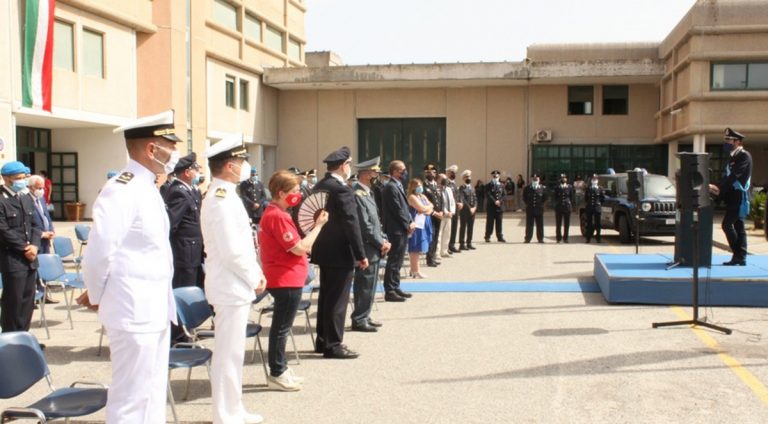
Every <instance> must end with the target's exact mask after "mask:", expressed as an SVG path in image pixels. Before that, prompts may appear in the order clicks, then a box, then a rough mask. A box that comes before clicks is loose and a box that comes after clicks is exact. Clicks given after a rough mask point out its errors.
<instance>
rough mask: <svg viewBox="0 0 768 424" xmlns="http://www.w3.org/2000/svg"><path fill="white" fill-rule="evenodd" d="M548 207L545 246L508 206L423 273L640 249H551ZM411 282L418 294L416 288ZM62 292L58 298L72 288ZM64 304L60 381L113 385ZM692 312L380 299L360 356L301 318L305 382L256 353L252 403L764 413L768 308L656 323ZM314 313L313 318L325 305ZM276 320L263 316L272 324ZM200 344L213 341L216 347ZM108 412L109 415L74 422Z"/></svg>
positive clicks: (449, 297) (57, 356) (249, 391)
mask: <svg viewBox="0 0 768 424" xmlns="http://www.w3.org/2000/svg"><path fill="white" fill-rule="evenodd" d="M551 215H552V214H551V213H548V214H547V220H546V222H545V225H546V229H545V236H546V241H547V242H546V243H544V244H538V243H531V244H523V243H522V240H523V232H524V219H523V217H524V215H523V214H522V213H507V215H506V218H505V220H504V235H505V237H506V239H507V241H508V243H505V244H500V243H495V242H492V243H485V242H483V241H482V239H483V231H484V227H485V222H484V220H483V219H478V221H477V222H476V225H475V237H474V239H475V240H476V241H475V245H476V246H477V250H473V251H469V252H464V253H461V254H456V255H454V256H455V257H453V258H447V259H444V260H443V264H442V265H441V266H440V267H438V268H426V267H425V268H423V272H424V273H426V274H428V278H426V279H424V280H417V282H419V283H430V282H438V283H439V282H483V281H486V282H497V281H498V282H526V283H527V285H533V286H534V287H535V286H536V284H539V283H554V284H557V283H574V282H593V281H594V279H593V278H592V266H593V257H594V254H596V253H628V254H629V253H634V245H621V244H619V242H618V235H617V234H616V233H615V232H610V231H606V232H605V233H604V237H603V243H602V244H594V243H593V244H584V243H583V238H582V237H581V236H580V235H577V234H578V226H577V225H573V226H572V228H571V230H572V231H571V234H572V236H571V240H570V241H571V242H570V243H569V244H556V243H555V242H554V232H555V230H554V224H553V219H552V216H551ZM715 221H716V222H719V221H720V218H719V217H716V218H715ZM56 224H57V229H58V232H59V233H60V234H63V235H69V236H70V237H72V238H73V240H74V232H73V230H72V228H73V225H72V223H63V222H62V223H56ZM574 224H576V220H575V219H574ZM713 233H714V236H715V240H714V242H715V246H716V247H715V249H714V252H713V253H716V254H718V253H724V252H723V250H722V247H723V246H724V241H725V240H724V237H723V236H722V232H721V231H720V228H719V225H718V224H716V225H715V228H714V231H713ZM477 240H480V241H479V242H478V241H477ZM718 246H719V247H718ZM749 250H750V252H752V253H758V254H768V242H766V240H765V238H764V236H763V234H762V232H757V231H753V232H751V233H750V240H749ZM640 251H641V253H652V252H665V253H669V252H672V251H674V240H673V238H672V237H659V238H644V239H642V244H641V247H640ZM403 282H404V286H405V287H406V290H407V287H408V284H410V283H413V282H416V281H415V280H411V279H406V280H403ZM54 296H55V297H56V298H57V299H59V300H62V295H61V294H56V295H54ZM63 305H64V304H63V302H62V303H59V304H57V305H49V307H48V308H47V310H46V312H47V315H48V320H49V324H50V332H51V338H50V339H47V338H46V337H45V332H44V330H43V329H41V328H39V327H37V325H35V326H34V328H33V330H32V332H33V333H34V334H35V335H36V336H37V337H38V338H39V339H40V341H41V342H43V343H45V344H46V345H47V346H48V347H47V349H46V351H45V354H46V357H47V359H48V362H49V365H50V369H51V372H52V374H53V378H54V383H55V384H56V385H57V387H64V386H67V385H69V383H71V382H73V381H76V380H96V381H101V382H104V383H109V380H110V364H109V360H108V352H109V351H108V348H107V349H106V350H105V355H103V356H101V357H99V356H96V351H97V344H98V339H99V332H98V331H99V324H98V322H97V320H96V314H94V313H92V312H89V311H86V310H84V309H82V308H78V309H76V310H75V311H74V312H73V313H74V320H75V323H74V325H75V329H74V330H72V329H70V327H69V323H68V322H67V321H66V307H65V306H63ZM50 306H53V307H50ZM313 312H314V311H313ZM690 313H691V309H690V307H682V308H680V307H675V306H656V305H610V304H607V303H606V302H605V300H604V299H603V297H602V295H601V294H600V293H584V292H559V293H558V292H544V291H533V292H514V291H512V292H484V293H452V292H434V293H415V294H414V297H413V298H412V299H410V300H408V301H407V302H405V303H387V302H384V301H383V300H382V299H381V296H380V295H379V297H378V300H377V302H376V307H375V309H374V314H373V315H374V318H375V319H377V320H380V321H382V322H383V323H384V326H383V327H382V328H381V331H379V332H378V333H357V332H347V333H346V336H345V343H346V344H348V345H349V346H350V347H351V348H352V349H354V350H357V351H359V352H360V353H361V356H360V358H358V359H356V360H327V359H322V357H320V356H319V355H316V354H314V353H312V345H311V342H310V338H309V335H307V334H305V333H303V331H302V329H301V323H303V317H302V316H298V317H297V321H296V327H295V333H296V343H297V344H298V349H299V351H300V360H301V363H300V364H296V363H295V359H294V360H293V361H292V362H293V364H292V365H291V367H292V368H293V369H294V370H295V372H296V374H298V375H300V376H303V377H305V378H306V382H305V383H304V389H303V390H301V391H299V392H294V393H284V392H277V391H272V390H269V389H268V388H267V387H266V386H265V379H264V373H263V369H262V365H261V364H260V363H259V361H258V360H257V362H256V363H250V362H248V363H247V364H246V365H245V386H244V388H243V391H244V400H245V404H246V407H247V408H248V409H249V410H250V411H252V412H257V413H259V414H261V415H263V416H264V417H265V418H266V422H267V423H297V424H298V423H314V424H323V423H329V424H330V423H595V422H600V423H603V422H605V423H662V422H663V423H668V422H675V423H702V422H705V423H733V422H739V423H764V422H768V389H766V384H768V367H767V366H766V365H767V363H766V356H767V355H766V341H764V340H762V337H763V330H764V329H765V322H766V320H768V311H766V310H765V309H763V308H725V307H717V308H702V309H701V315H703V316H705V317H706V319H707V320H708V321H709V322H713V323H716V324H719V325H723V326H726V327H729V328H731V329H733V334H731V335H723V334H721V333H718V332H713V331H710V330H706V329H691V328H689V327H688V326H680V327H671V328H663V329H653V328H651V323H653V322H658V321H670V320H679V319H686V318H688V317H689V316H690ZM37 317H38V315H37V313H36V315H35V318H37ZM257 317H258V313H257V312H256V311H254V313H253V319H256V318H257ZM312 318H313V319H312V324H313V326H314V313H312ZM269 321H270V318H269V316H267V317H266V318H265V320H264V321H263V322H262V323H263V324H265V325H266V326H268V324H269ZM347 325H349V321H348V322H347ZM266 330H268V329H265V333H263V336H262V338H261V340H262V343H263V344H264V345H265V346H266V342H267V337H266V334H267V333H266ZM204 344H206V345H209V346H212V342H211V341H206V342H204ZM249 347H250V345H249ZM289 348H290V343H289ZM249 353H250V352H249ZM291 358H293V356H292V355H291ZM247 359H250V355H247ZM0 378H2V376H0ZM171 378H172V386H173V390H174V393H175V397H176V400H177V411H178V413H179V418H180V420H181V421H182V422H187V423H191V422H210V419H211V418H210V417H211V391H210V385H209V383H208V379H207V373H206V371H205V368H198V369H195V370H193V372H192V385H191V389H190V397H189V399H188V400H186V401H185V400H182V395H183V391H184V382H185V378H186V372H185V371H182V370H177V371H174V372H173V373H172V377H171ZM46 391H47V387H46V384H45V383H44V382H41V383H38V384H37V385H35V386H33V387H32V388H31V389H30V390H29V391H28V392H27V393H25V394H23V395H22V396H19V397H17V398H15V399H12V400H0V409H4V408H6V407H9V406H22V405H26V404H29V403H31V402H33V401H34V400H36V399H37V398H39V397H40V396H42V395H43V394H44V393H45V392H46ZM103 419H104V413H103V411H102V412H100V413H97V414H94V415H92V416H89V417H86V419H85V420H79V421H78V420H73V421H72V422H100V421H103ZM168 419H169V421H170V420H171V414H170V409H168Z"/></svg>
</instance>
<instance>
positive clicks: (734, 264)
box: [723, 259, 747, 266]
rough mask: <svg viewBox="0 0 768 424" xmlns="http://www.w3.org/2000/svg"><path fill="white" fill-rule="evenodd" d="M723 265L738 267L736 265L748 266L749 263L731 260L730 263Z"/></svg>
mask: <svg viewBox="0 0 768 424" xmlns="http://www.w3.org/2000/svg"><path fill="white" fill-rule="evenodd" d="M723 265H725V266H736V265H738V266H746V265H747V261H738V260H736V259H731V260H730V261H728V262H723Z"/></svg>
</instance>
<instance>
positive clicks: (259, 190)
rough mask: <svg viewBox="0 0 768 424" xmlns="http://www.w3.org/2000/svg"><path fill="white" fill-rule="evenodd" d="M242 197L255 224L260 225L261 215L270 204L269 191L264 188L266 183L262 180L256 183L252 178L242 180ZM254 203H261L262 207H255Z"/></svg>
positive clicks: (246, 209)
mask: <svg viewBox="0 0 768 424" xmlns="http://www.w3.org/2000/svg"><path fill="white" fill-rule="evenodd" d="M240 198H241V199H242V200H243V205H244V206H245V211H246V212H248V217H249V218H251V221H252V222H253V223H254V224H256V225H259V221H261V215H263V214H264V209H265V208H266V207H267V205H268V204H269V196H267V192H266V190H264V183H262V182H261V180H259V181H257V182H255V183H254V182H253V181H252V180H250V179H248V180H245V181H243V182H241V183H240ZM254 205H260V207H259V208H258V209H254V208H253V207H254Z"/></svg>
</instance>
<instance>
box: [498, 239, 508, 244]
mask: <svg viewBox="0 0 768 424" xmlns="http://www.w3.org/2000/svg"><path fill="white" fill-rule="evenodd" d="M506 242H507V241H506V240H504V239H503V238H500V239H499V243H506Z"/></svg>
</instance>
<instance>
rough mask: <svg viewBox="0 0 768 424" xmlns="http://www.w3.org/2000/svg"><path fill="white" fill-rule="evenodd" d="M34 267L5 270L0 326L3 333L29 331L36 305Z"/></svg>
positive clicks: (0, 301) (35, 274)
mask: <svg viewBox="0 0 768 424" xmlns="http://www.w3.org/2000/svg"><path fill="white" fill-rule="evenodd" d="M36 277H37V271H36V270H33V269H29V270H24V271H21V272H3V273H2V278H3V297H2V299H0V327H2V328H3V333H8V332H10V331H29V326H30V324H31V323H32V309H33V308H34V306H35V279H36Z"/></svg>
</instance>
